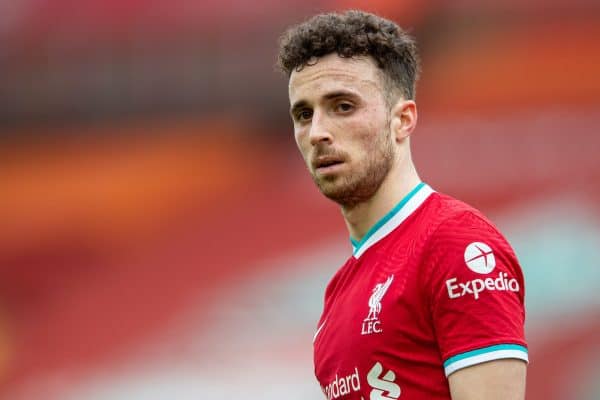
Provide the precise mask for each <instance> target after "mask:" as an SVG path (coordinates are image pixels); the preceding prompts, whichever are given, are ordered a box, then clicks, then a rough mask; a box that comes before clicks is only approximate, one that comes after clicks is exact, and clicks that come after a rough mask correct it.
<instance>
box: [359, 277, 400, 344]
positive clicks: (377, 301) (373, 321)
mask: <svg viewBox="0 0 600 400" xmlns="http://www.w3.org/2000/svg"><path fill="white" fill-rule="evenodd" d="M393 280H394V275H390V277H389V278H387V280H386V281H385V282H384V283H378V284H377V285H375V287H374V288H373V293H372V294H371V297H370V298H369V315H367V318H365V319H364V320H363V323H362V329H361V332H360V333H361V334H362V335H369V334H371V333H381V332H382V330H381V327H380V325H381V321H379V313H380V312H381V299H383V296H385V293H386V292H387V291H388V289H389V288H390V285H391V284H392V281H393Z"/></svg>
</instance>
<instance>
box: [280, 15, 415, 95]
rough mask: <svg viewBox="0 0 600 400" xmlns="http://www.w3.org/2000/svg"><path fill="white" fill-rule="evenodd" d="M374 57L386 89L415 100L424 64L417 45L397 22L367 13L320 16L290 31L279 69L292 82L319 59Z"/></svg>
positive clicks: (283, 42)
mask: <svg viewBox="0 0 600 400" xmlns="http://www.w3.org/2000/svg"><path fill="white" fill-rule="evenodd" d="M331 53H337V54H338V55H339V56H340V57H353V56H371V57H372V58H373V59H374V60H375V62H376V63H377V65H378V66H379V68H381V70H382V71H383V72H384V74H383V76H384V80H385V82H384V83H385V84H386V89H388V90H390V91H391V92H392V93H388V94H387V95H388V97H389V95H394V96H395V95H397V94H398V92H399V93H400V94H401V95H402V96H403V97H404V98H406V99H414V97H415V85H416V81H417V79H418V77H419V72H420V65H419V64H420V62H419V55H418V53H417V45H416V43H415V41H414V39H413V38H411V37H410V36H409V35H408V34H407V33H406V32H405V31H404V30H402V29H401V28H400V27H399V26H398V25H396V24H395V23H394V22H392V21H390V20H387V19H385V18H381V17H379V16H377V15H374V14H370V13H367V12H364V11H358V10H351V11H346V12H345V13H343V14H339V13H327V14H319V15H316V16H314V17H312V18H310V19H309V20H307V21H305V22H303V23H302V24H300V25H297V26H293V27H291V28H289V29H288V30H287V31H286V32H285V33H284V34H283V35H282V36H281V38H280V41H279V56H278V60H277V65H278V67H279V69H281V70H282V71H283V72H284V73H285V74H286V75H287V76H288V78H289V77H290V75H291V74H292V71H294V70H296V71H300V70H301V69H302V68H304V67H305V66H306V65H310V64H311V63H313V60H314V58H315V57H317V58H318V57H322V56H325V55H328V54H331Z"/></svg>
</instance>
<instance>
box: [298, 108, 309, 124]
mask: <svg viewBox="0 0 600 400" xmlns="http://www.w3.org/2000/svg"><path fill="white" fill-rule="evenodd" d="M312 114H313V113H312V110H308V109H304V110H300V111H299V112H298V113H297V114H296V119H297V120H298V121H308V120H309V119H311V118H312Z"/></svg>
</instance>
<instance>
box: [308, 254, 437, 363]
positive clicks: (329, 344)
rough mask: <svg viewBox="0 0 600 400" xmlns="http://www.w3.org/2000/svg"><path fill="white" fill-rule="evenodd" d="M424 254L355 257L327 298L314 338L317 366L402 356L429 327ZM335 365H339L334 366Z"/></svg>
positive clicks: (340, 274)
mask: <svg viewBox="0 0 600 400" xmlns="http://www.w3.org/2000/svg"><path fill="white" fill-rule="evenodd" d="M419 262H420V260H419V258H418V257H414V256H413V257H406V256H403V255H402V253H400V255H398V254H397V253H396V254H389V253H387V254H385V256H382V254H370V256H369V257H364V258H361V259H358V260H356V259H351V260H349V262H348V263H346V265H344V267H343V268H342V269H341V270H340V272H339V274H338V276H336V277H335V280H336V282H335V287H333V288H331V290H330V291H329V293H328V295H327V296H326V299H325V306H324V310H323V315H322V317H321V325H320V327H319V328H318V329H319V331H318V333H317V336H316V337H315V341H314V351H315V361H316V368H317V370H319V369H320V368H322V369H323V370H330V369H331V368H332V367H334V365H333V364H335V365H341V364H346V365H349V366H351V365H360V364H364V365H367V364H369V362H370V361H371V360H372V359H374V358H377V359H378V360H380V359H381V357H384V358H385V357H390V358H397V356H398V354H397V350H398V349H406V348H407V347H408V348H410V347H411V346H412V345H414V343H415V342H418V341H419V340H420V337H421V336H422V334H423V331H424V330H426V326H427V321H426V319H427V318H426V315H425V314H426V312H425V311H424V310H425V307H424V302H423V295H422V293H421V288H420V282H419ZM334 369H335V368H334Z"/></svg>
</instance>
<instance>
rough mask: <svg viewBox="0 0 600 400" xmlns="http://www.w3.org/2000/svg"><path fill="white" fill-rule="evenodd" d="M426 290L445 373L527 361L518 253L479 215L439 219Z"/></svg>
mask: <svg viewBox="0 0 600 400" xmlns="http://www.w3.org/2000/svg"><path fill="white" fill-rule="evenodd" d="M426 260H427V261H426V265H425V292H426V293H427V295H428V299H429V302H428V304H429V308H430V314H431V321H432V323H433V328H434V330H435V334H436V337H437V341H438V345H439V350H440V353H441V356H442V359H443V362H444V371H445V374H446V376H449V375H450V374H452V373H453V372H455V371H457V370H459V369H461V368H466V367H469V366H472V365H475V364H479V363H483V362H487V361H492V360H496V359H503V358H516V359H521V360H524V361H526V362H527V361H528V353H527V345H526V342H525V335H524V323H525V307H524V297H525V287H524V279H523V274H522V271H521V267H520V266H519V263H518V261H517V258H516V256H515V254H514V252H513V250H512V248H511V247H510V245H509V244H508V242H507V241H506V239H505V238H504V237H503V236H502V235H501V234H500V233H499V232H498V230H497V229H496V228H495V227H494V226H493V225H492V224H491V223H490V222H488V221H487V220H485V218H484V217H483V216H481V215H478V214H476V213H474V212H464V213H462V214H460V215H458V216H456V217H452V218H450V219H448V220H446V221H445V222H443V223H442V224H441V225H440V226H439V227H438V229H437V230H436V231H435V233H434V234H433V236H432V237H431V239H430V242H429V245H428V255H427V258H426Z"/></svg>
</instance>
